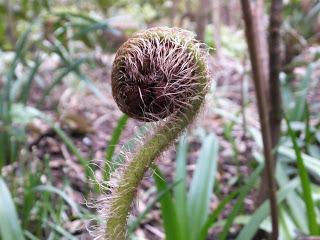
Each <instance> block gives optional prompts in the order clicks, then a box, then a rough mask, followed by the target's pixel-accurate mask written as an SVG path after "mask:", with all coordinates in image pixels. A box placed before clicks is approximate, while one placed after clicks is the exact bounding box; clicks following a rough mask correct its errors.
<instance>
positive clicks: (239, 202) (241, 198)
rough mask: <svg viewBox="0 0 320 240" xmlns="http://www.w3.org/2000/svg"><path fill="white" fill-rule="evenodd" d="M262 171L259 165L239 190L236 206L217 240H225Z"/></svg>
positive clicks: (261, 165) (261, 166)
mask: <svg viewBox="0 0 320 240" xmlns="http://www.w3.org/2000/svg"><path fill="white" fill-rule="evenodd" d="M262 169H263V164H260V165H259V166H258V167H257V168H256V169H255V170H254V172H253V173H252V174H251V176H250V178H249V179H248V182H247V183H246V185H244V186H243V187H242V188H241V190H240V196H239V199H238V200H237V202H236V204H235V205H234V207H233V209H232V211H231V213H230V214H229V217H228V218H227V221H226V224H225V225H224V228H223V231H222V232H221V234H219V239H220V240H224V239H226V238H227V235H228V231H229V230H230V227H231V226H232V223H233V221H234V219H235V217H236V216H237V214H238V213H239V211H240V210H241V207H242V205H243V202H244V199H245V197H246V196H247V194H248V193H249V191H250V190H251V189H252V187H253V185H254V183H255V182H256V180H257V178H258V177H259V175H260V173H261V171H262Z"/></svg>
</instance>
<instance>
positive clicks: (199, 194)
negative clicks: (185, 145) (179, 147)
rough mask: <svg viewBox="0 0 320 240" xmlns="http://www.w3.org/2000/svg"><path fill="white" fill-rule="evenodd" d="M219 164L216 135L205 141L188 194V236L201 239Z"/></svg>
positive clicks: (206, 138) (210, 135) (208, 137)
mask: <svg viewBox="0 0 320 240" xmlns="http://www.w3.org/2000/svg"><path fill="white" fill-rule="evenodd" d="M217 162H218V141H217V139H216V136H215V135H214V134H209V135H208V136H207V137H205V138H204V139H203V142H202V148H201V152H200V157H199V160H198V162H197V165H196V169H195V172H194V174H193V178H192V182H191V186H190V191H189V194H188V203H187V205H188V221H189V224H188V235H189V236H190V239H199V235H200V231H201V226H203V225H204V224H205V222H206V220H207V217H208V210H209V203H210V198H211V195H212V190H213V185H214V180H215V175H216V170H217Z"/></svg>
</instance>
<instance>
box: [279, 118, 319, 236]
mask: <svg viewBox="0 0 320 240" xmlns="http://www.w3.org/2000/svg"><path fill="white" fill-rule="evenodd" d="M285 119H286V122H287V125H288V134H289V136H290V138H291V141H292V144H293V148H294V151H295V153H296V158H297V166H298V170H299V177H300V181H301V186H302V192H303V198H304V202H305V204H306V209H307V217H308V226H309V233H310V234H311V235H317V234H319V226H318V224H317V216H316V212H315V208H314V203H313V200H312V193H311V183H310V179H309V176H308V172H307V170H306V167H305V165H304V161H303V158H302V155H301V150H300V148H299V145H298V143H297V140H296V136H295V134H294V132H293V130H292V128H291V125H290V122H289V120H288V119H287V118H286V117H285Z"/></svg>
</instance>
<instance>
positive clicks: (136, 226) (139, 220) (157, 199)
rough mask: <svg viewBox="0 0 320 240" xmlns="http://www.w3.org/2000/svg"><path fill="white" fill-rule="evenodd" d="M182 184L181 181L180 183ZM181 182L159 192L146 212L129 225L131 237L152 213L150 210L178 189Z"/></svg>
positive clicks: (148, 205)
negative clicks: (166, 195) (169, 193)
mask: <svg viewBox="0 0 320 240" xmlns="http://www.w3.org/2000/svg"><path fill="white" fill-rule="evenodd" d="M180 182H181V181H180ZM180 182H175V183H173V184H170V185H168V188H166V189H163V190H162V191H161V192H158V193H157V195H156V197H155V198H154V199H153V200H152V201H150V202H149V203H148V204H147V206H146V208H145V210H144V211H143V212H142V213H141V214H140V215H139V216H138V217H137V218H136V219H135V220H134V221H132V222H131V223H130V224H129V227H128V233H129V235H131V234H132V233H133V232H134V231H135V230H136V229H137V228H138V227H139V224H140V223H141V222H142V220H143V219H144V218H145V216H146V215H147V214H148V212H150V210H151V209H152V207H153V206H154V205H155V204H156V203H157V202H158V201H159V200H161V198H162V197H163V196H164V195H165V194H166V193H168V192H169V191H171V190H172V189H173V188H174V187H176V186H177V185H178V184H179V183H180Z"/></svg>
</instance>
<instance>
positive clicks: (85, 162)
mask: <svg viewBox="0 0 320 240" xmlns="http://www.w3.org/2000/svg"><path fill="white" fill-rule="evenodd" d="M52 129H53V130H54V131H55V132H56V134H57V135H58V136H59V138H60V139H61V140H62V141H63V142H64V144H65V145H66V146H67V148H68V149H69V150H70V151H71V153H72V154H73V155H75V156H76V158H77V159H78V160H79V162H80V163H81V165H82V167H83V168H84V170H85V173H86V176H87V177H92V178H93V179H94V176H93V172H92V170H91V169H90V165H89V164H90V162H89V160H88V159H86V158H85V157H84V156H83V155H82V153H81V152H80V151H79V150H78V148H77V147H76V146H75V145H74V143H73V142H72V140H71V138H69V136H68V135H67V134H66V133H65V132H64V131H63V130H62V129H61V128H60V127H59V126H58V124H52Z"/></svg>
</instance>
